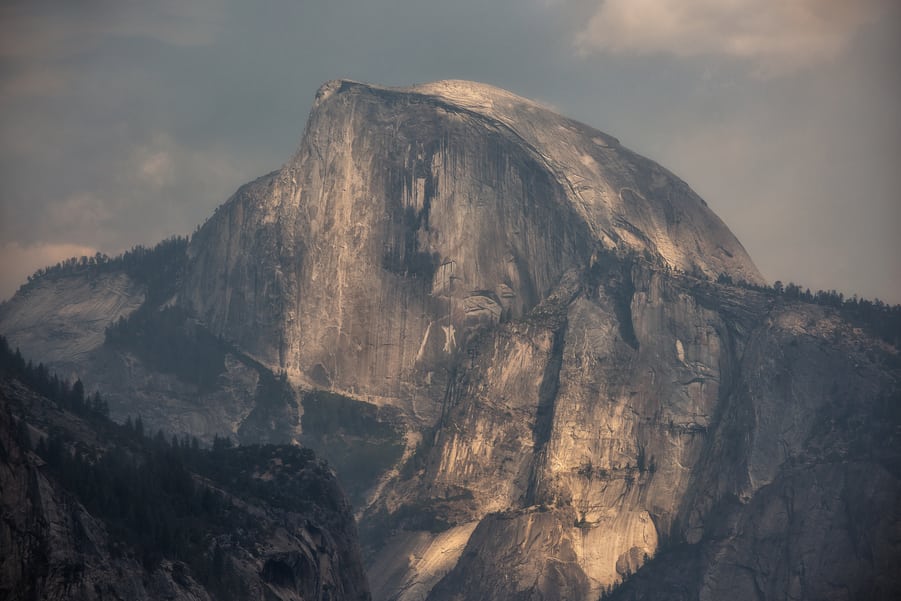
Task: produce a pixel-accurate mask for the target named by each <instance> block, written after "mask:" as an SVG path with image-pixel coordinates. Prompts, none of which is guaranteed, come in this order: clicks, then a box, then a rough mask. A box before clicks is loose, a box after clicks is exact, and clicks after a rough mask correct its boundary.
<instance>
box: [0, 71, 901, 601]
mask: <svg viewBox="0 0 901 601" xmlns="http://www.w3.org/2000/svg"><path fill="white" fill-rule="evenodd" d="M187 253H188V256H187V262H186V267H185V270H184V274H183V277H182V279H181V281H180V282H179V287H178V290H179V292H178V295H177V297H176V298H174V299H173V300H172V302H173V303H175V304H176V305H177V306H178V307H181V308H184V309H186V310H187V311H188V312H189V313H190V314H191V315H192V319H195V320H197V323H198V324H201V325H202V327H204V328H208V329H209V330H210V331H211V332H212V333H214V334H215V335H217V336H221V337H222V338H223V339H224V340H225V341H227V343H228V344H229V345H230V346H229V347H228V348H227V355H226V356H227V360H226V364H225V367H224V371H223V374H222V375H221V376H220V379H219V380H218V388H216V389H215V390H210V391H205V392H203V395H202V396H201V397H200V399H201V400H200V401H199V402H198V401H196V400H194V401H191V400H187V399H188V397H189V394H190V390H189V389H184V388H178V386H180V385H181V384H177V383H175V382H174V381H173V380H171V379H169V380H167V379H164V378H162V377H160V376H159V375H158V374H156V373H155V372H154V371H153V369H152V367H148V366H147V365H145V364H143V363H142V362H141V360H139V358H137V357H135V356H131V355H129V356H128V363H127V364H128V366H129V369H130V370H131V372H129V373H137V374H141V375H143V378H144V379H143V382H145V385H137V386H135V385H132V388H133V390H134V392H135V393H136V394H137V395H138V396H137V397H136V398H138V399H144V400H139V401H138V403H137V405H140V404H142V403H143V405H141V406H142V407H145V408H144V409H143V410H142V414H143V415H145V417H146V416H147V415H148V414H147V413H145V412H144V411H145V410H146V411H152V412H154V413H151V415H152V416H154V419H155V420H156V421H153V422H151V423H152V424H153V427H157V425H170V424H177V425H178V428H174V429H181V430H183V429H185V427H186V424H187V425H188V426H187V427H188V429H190V427H191V426H196V427H198V428H200V429H201V430H203V429H204V428H205V430H204V431H202V432H201V433H205V434H208V435H209V434H212V432H213V431H214V430H211V428H212V427H213V425H211V424H215V425H216V426H219V425H229V424H230V425H231V427H232V430H233V431H235V432H262V433H263V434H254V436H257V435H259V436H263V435H264V434H265V430H266V428H267V427H269V426H272V427H275V426H276V425H280V426H281V427H283V428H284V429H286V431H287V432H288V435H290V434H291V433H292V432H293V433H294V434H296V435H298V436H301V437H303V433H302V432H298V431H297V428H296V426H295V423H297V415H296V414H297V413H298V412H299V410H298V408H297V407H295V406H293V405H292V404H291V403H287V402H281V401H279V403H281V404H278V403H276V404H275V405H272V407H274V408H272V407H270V408H269V409H268V410H266V411H260V402H257V401H255V400H254V399H249V398H247V396H248V393H247V391H248V390H251V391H252V390H254V388H255V389H256V390H257V391H259V390H260V389H261V386H260V384H259V382H260V381H264V380H265V381H270V380H272V378H273V376H272V375H271V374H269V375H268V376H266V377H267V378H268V380H266V379H265V378H264V376H265V375H266V372H265V370H266V369H270V370H273V371H282V370H284V371H285V372H286V374H287V377H288V379H289V380H290V381H291V382H292V383H293V385H294V386H295V387H299V388H321V389H328V390H330V391H332V393H341V394H343V395H346V396H350V397H354V398H355V399H358V400H366V401H369V402H371V403H373V404H375V405H376V407H372V406H368V408H367V409H366V411H367V415H369V414H371V415H373V416H376V417H377V418H378V419H382V420H384V422H385V423H388V422H390V423H391V428H392V429H393V428H395V427H400V428H402V429H405V434H406V449H405V452H404V454H403V457H402V459H401V460H400V462H399V464H398V465H396V466H395V469H389V470H388V471H387V472H385V473H384V474H382V475H381V477H380V478H379V479H378V481H377V484H376V485H375V486H373V487H372V489H371V490H370V491H369V495H368V501H367V503H366V504H365V506H363V507H359V508H358V517H359V520H360V527H361V531H362V535H363V538H364V545H365V549H364V551H365V552H366V555H367V561H368V563H369V572H370V581H371V585H372V587H373V593H374V597H375V598H376V599H392V600H394V599H396V600H403V601H413V600H422V599H431V600H438V599H441V600H444V599H448V600H449V599H454V600H470V599H471V600H475V599H488V600H493V599H496V600H498V601H500V600H501V599H520V598H521V599H548V600H550V599H563V598H565V599H579V600H586V601H587V600H594V599H597V598H598V597H599V596H600V594H601V593H602V592H603V591H605V590H607V589H608V588H609V587H611V586H613V585H616V584H617V583H620V582H621V581H623V580H625V579H628V582H627V583H626V584H625V585H623V586H621V587H619V588H618V589H617V591H616V592H615V593H614V594H615V595H620V596H622V597H621V598H629V599H647V598H685V599H698V598H702V599H719V598H728V597H733V598H736V599H745V598H748V599H754V598H799V599H800V598H827V599H852V598H861V597H866V596H869V597H871V598H885V599H889V598H893V596H894V595H895V594H897V593H898V592H899V590H901V584H899V580H898V577H897V574H899V573H901V569H898V568H899V565H898V557H901V548H899V545H898V540H899V539H898V537H897V534H896V533H897V532H898V531H899V528H901V516H899V514H898V511H897V509H896V508H897V507H901V498H899V494H901V492H899V491H901V484H899V474H901V469H899V466H901V448H899V431H901V410H899V404H898V399H899V390H901V385H899V382H901V374H899V367H898V366H899V360H898V350H897V349H896V348H893V347H889V346H886V345H885V344H883V343H881V342H879V341H878V340H877V339H876V338H874V337H872V336H870V335H869V334H867V333H866V332H864V331H862V330H860V329H858V328H855V327H852V325H851V324H849V323H848V322H846V321H844V320H843V319H842V318H841V316H840V315H839V314H837V313H836V312H835V311H833V310H831V309H825V308H823V307H818V306H814V305H807V304H804V303H787V302H784V301H783V300H782V299H781V298H778V297H774V296H770V295H767V294H764V293H761V292H758V291H754V290H751V289H748V288H744V287H738V286H732V285H725V284H716V283H713V282H714V280H716V279H717V277H718V276H719V275H726V276H728V278H726V280H725V281H728V279H729V278H731V279H732V280H735V281H739V280H744V281H746V282H749V283H760V282H762V279H761V277H760V275H759V273H758V272H757V270H756V268H755V267H754V265H753V263H752V262H751V260H750V259H749V258H748V256H747V254H746V253H745V251H744V250H743V249H742V247H741V245H740V244H739V243H738V241H737V240H735V238H734V236H733V235H732V234H731V233H730V232H729V230H728V229H727V228H726V227H725V226H724V225H723V224H722V222H721V221H720V220H719V219H718V218H717V217H716V216H715V215H714V214H713V213H712V212H711V211H710V210H709V209H708V208H707V206H706V205H705V204H704V202H703V201H702V200H701V199H700V198H698V197H697V196H696V195H695V194H694V193H693V192H692V191H691V190H690V189H689V188H688V187H687V185H686V184H685V183H684V182H682V181H681V180H679V179H678V178H676V177H675V176H673V175H672V174H670V173H669V172H667V171H666V170H665V169H663V168H662V167H660V166H659V165H656V164H655V163H653V162H651V161H649V160H647V159H645V158H642V157H639V156H637V155H635V154H634V153H632V152H630V151H628V150H626V149H625V148H623V147H622V146H620V144H619V142H618V141H617V140H615V139H613V138H611V137H610V136H607V135H605V134H603V133H601V132H598V131H597V130H594V129H592V128H590V127H588V126H585V125H582V124H579V123H576V122H574V121H571V120H569V119H566V118H564V117H561V116H559V115H557V114H555V113H553V112H551V111H549V110H548V109H545V108H543V107H541V106H539V105H537V104H535V103H532V102H530V101H528V100H525V99H522V98H519V97H516V96H514V95H512V94H510V93H508V92H505V91H503V90H498V89H496V88H491V87H490V86H484V85H481V84H473V83H470V82H455V81H449V82H437V83H433V84H427V85H423V86H417V87H414V88H408V89H388V88H380V87H377V86H369V85H364V84H358V83H353V82H345V81H337V82H330V83H327V84H326V85H324V86H323V87H322V88H321V89H320V91H319V93H318V95H317V98H316V102H315V104H314V108H313V111H312V113H311V115H310V119H309V122H308V124H307V129H306V132H305V134H304V137H303V140H302V142H301V145H300V149H299V151H298V153H297V154H296V156H295V157H294V158H293V159H292V160H291V161H290V162H289V163H288V164H287V165H285V166H284V167H283V168H282V169H281V170H279V171H276V172H274V173H271V174H269V175H267V176H264V177H262V178H260V179H258V180H256V181H255V182H252V183H250V184H248V185H246V186H244V187H243V188H241V189H240V190H239V191H238V192H237V193H236V194H235V196H233V197H232V198H231V199H230V200H229V201H228V202H226V203H225V204H224V205H223V206H221V207H220V208H219V209H218V210H217V212H216V214H215V215H214V216H213V217H211V218H210V219H209V220H208V221H207V222H206V223H205V224H204V225H203V227H202V228H201V229H200V230H199V231H198V233H197V234H196V235H195V236H194V237H193V238H192V240H191V243H190V245H189V247H188V251H187ZM71 286H73V288H72V289H78V290H81V288H78V287H77V282H76V283H73V284H71ZM42 290H43V289H42ZM42 294H44V295H51V296H52V294H53V291H52V290H51V289H50V288H47V289H46V290H44V292H43V293H42ZM98 294H99V293H98ZM88 296H90V295H88ZM21 302H22V300H21V299H13V301H12V303H11V304H10V305H9V306H8V307H6V308H4V309H3V313H2V315H0V325H2V327H6V324H8V323H24V322H25V321H24V320H23V319H19V318H18V317H17V316H20V315H24V314H25V313H26V312H25V311H24V309H22V308H21V306H20V305H19V304H17V303H20V304H21ZM48 306H50V305H48ZM123 310H124V309H123ZM29 315H30V314H29ZM17 319H18V321H16V320H17ZM38 322H39V320H38V321H35V320H32V321H31V322H28V323H33V324H34V325H33V326H28V327H25V328H19V329H18V330H16V332H17V333H16V336H18V339H16V340H14V342H18V340H24V339H25V336H27V332H28V330H29V328H32V329H33V330H34V331H37V332H43V330H41V325H40V324H39V323H38ZM197 327H201V326H197ZM42 335H43V334H42ZM45 338H46V337H45ZM51 338H52V337H51ZM40 339H41V340H43V339H44V338H40ZM36 348H37V347H36ZM101 350H103V352H104V353H106V355H103V356H108V355H109V353H111V352H112V351H110V350H109V349H106V348H105V347H104V348H103V349H101ZM32 352H34V351H32ZM98 352H99V351H98ZM223 352H224V351H223ZM34 354H35V356H36V357H37V358H41V355H40V352H34ZM97 356H100V355H97ZM117 357H118V356H117ZM117 360H118V359H117ZM92 361H94V362H93V363H84V362H83V363H81V364H80V365H83V366H87V367H85V368H84V369H85V370H86V373H87V374H90V373H101V374H104V373H109V372H108V371H103V370H99V369H95V367H94V366H96V365H98V364H99V362H98V361H99V360H98V359H96V358H95V359H93V360H92ZM112 361H113V359H110V358H108V359H107V362H108V363H109V362H112ZM92 369H93V370H94V372H91V370H92ZM261 370H263V371H261ZM115 373H117V374H118V373H120V372H115ZM258 374H259V375H258ZM83 377H86V376H83ZM119 378H120V379H119V380H116V379H114V378H112V377H110V376H106V380H104V382H106V383H108V384H110V385H111V386H112V388H113V389H114V392H115V389H116V387H117V386H121V384H117V382H121V381H125V376H122V375H121V374H120V375H119ZM272 381H275V380H272ZM279 381H282V380H279ZM161 383H163V384H165V385H161ZM150 388H152V389H153V390H154V391H155V392H154V395H155V396H154V395H150V394H147V395H146V396H144V397H141V396H140V394H143V393H142V392H141V391H143V390H145V389H150ZM105 390H106V389H105ZM161 390H162V391H163V392H160V391H161ZM166 395H169V396H166ZM257 395H258V396H259V395H260V393H259V392H257ZM279 398H281V397H279ZM323 398H328V397H323ZM159 399H163V400H162V401H160V400H159ZM172 399H176V400H172ZM151 400H153V401H154V402H151ZM176 401H177V402H176ZM345 401H346V403H345V405H347V406H348V407H350V406H352V401H349V400H348V399H344V401H342V402H345ZM192 402H193V403H194V405H193V406H192V405H191V403H192ZM123 403H124V401H123ZM388 406H391V407H388ZM319 411H323V408H322V407H319ZM292 412H293V413H292ZM125 413H128V411H127V410H124V409H123V414H125ZM250 415H256V417H255V418H254V421H253V425H254V427H253V428H250V427H247V426H246V422H247V421H248V420H249V419H250V417H249V416H250ZM199 416H202V419H201V418H200V417H199ZM322 417H323V420H324V422H328V421H329V419H330V417H329V415H328V411H327V410H326V411H325V413H324V414H323V416H322ZM292 420H293V421H292ZM361 423H362V422H361ZM242 424H245V425H242ZM338 430H339V431H337V433H336V432H329V433H323V434H322V436H323V440H328V441H330V442H334V443H335V444H334V445H333V447H332V448H336V449H337V448H341V449H347V448H351V447H352V446H353V445H351V444H349V443H348V444H345V443H347V441H348V440H349V438H348V437H349V436H350V435H349V434H348V432H341V431H340V430H341V428H340V427H339V428H338ZM392 431H393V430H392ZM353 436H356V437H358V438H359V437H360V436H361V434H360V433H359V432H356V431H354V433H353ZM342 437H343V438H342ZM359 439H360V440H362V439H363V438H359ZM392 440H393V439H392ZM370 442H373V441H370ZM376 442H378V441H376ZM383 442H384V441H383ZM392 444H394V443H392ZM398 444H399V443H398ZM389 446H390V445H389ZM371 448H379V447H378V445H376V444H373V445H372V446H371ZM391 448H392V449H393V448H394V447H393V446H392V447H391ZM392 452H393V451H392ZM342 453H343V451H342ZM386 456H387V455H386ZM395 456H396V455H391V457H395ZM349 457H352V456H351V455H346V454H342V456H341V457H340V460H341V461H342V462H344V463H345V464H346V463H347V462H348V461H349V459H348V458H349ZM336 459H337V458H336ZM392 461H393V459H392ZM336 463H337V461H336ZM339 477H340V474H339ZM292 561H293V560H290V559H285V560H284V561H282V560H279V561H276V562H275V563H273V564H272V565H271V566H270V567H269V568H268V572H266V573H267V574H270V575H271V577H272V578H273V579H275V580H277V581H279V582H280V581H282V580H285V581H287V579H288V576H287V575H286V574H287V573H288V572H289V571H290V570H289V569H288V568H289V567H291V566H295V563H296V562H295V563H292ZM295 567H296V566H295ZM291 569H294V568H291ZM295 571H296V570H295ZM633 574H634V575H633ZM630 575H633V576H631V578H629V576H630ZM826 575H828V577H827V576H826ZM680 596H681V597H680Z"/></svg>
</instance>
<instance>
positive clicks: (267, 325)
mask: <svg viewBox="0 0 901 601" xmlns="http://www.w3.org/2000/svg"><path fill="white" fill-rule="evenodd" d="M599 247H600V248H621V249H627V250H630V251H633V252H637V253H647V254H648V256H653V257H654V258H655V260H661V261H662V262H663V264H665V265H668V266H670V267H672V268H674V269H679V270H684V271H690V272H697V273H702V274H707V275H710V276H712V277H716V276H717V275H719V274H720V273H730V274H733V275H734V276H735V277H740V278H744V279H747V280H749V281H754V282H758V281H760V276H759V274H758V273H757V270H756V269H755V267H754V266H753V264H752V263H751V261H750V259H748V257H747V255H746V253H745V252H744V250H743V249H742V247H741V245H740V244H739V243H738V241H737V240H735V238H734V237H733V236H732V234H731V233H730V232H729V231H728V230H727V229H726V228H725V226H724V225H723V224H722V223H721V222H720V221H719V219H717V218H716V216H715V215H714V214H713V213H712V212H711V211H710V210H709V209H708V208H707V207H706V206H705V205H704V203H703V201H702V200H701V199H700V198H698V197H697V196H696V195H694V194H693V193H692V192H691V190H689V188H688V187H687V186H686V185H685V184H684V183H683V182H681V181H679V180H678V179H677V178H675V177H674V176H673V175H671V174H669V173H668V172H667V171H665V170H664V169H662V168H661V167H659V166H658V165H655V164H654V163H652V162H650V161H648V160H646V159H643V158H641V157H638V156H636V155H634V154H633V153H631V152H629V151H628V150H625V149H623V148H622V147H621V146H620V145H619V144H618V142H617V141H616V140H614V139H613V138H610V137H609V136H606V135H604V134H602V133H600V132H598V131H596V130H594V129H591V128H589V127H587V126H584V125H581V124H578V123H576V122H573V121H570V120H568V119H565V118H562V117H560V116H559V115H556V114H554V113H553V112H551V111H549V110H547V109H544V108H542V107H540V106H538V105H536V104H534V103H531V102H529V101H527V100H524V99H521V98H518V97H516V96H513V95H512V94H509V93H507V92H504V91H502V90H498V89H496V88H491V87H489V86H484V85H479V84H472V83H469V82H443V83H438V84H432V85H427V86H422V87H417V88H411V89H385V88H378V87H374V86H368V85H363V84H357V83H352V82H330V83H328V84H326V85H325V86H323V87H322V88H321V89H320V91H319V93H318V95H317V98H316V102H315V105H314V108H313V112H312V115H311V116H310V120H309V123H308V125H307V131H306V134H305V135H304V138H303V141H302V143H301V146H300V150H299V151H298V153H297V155H296V156H295V157H294V158H293V159H292V160H291V161H290V162H289V163H288V164H287V165H286V166H285V167H284V168H282V169H281V170H280V171H278V172H276V173H273V174H270V175H269V176H266V177H264V178H262V179H260V180H257V181H256V182H254V183H252V184H249V185H248V186H245V187H244V188H242V189H241V190H240V191H239V192H238V193H237V194H236V195H235V196H234V197H233V198H232V199H231V200H230V201H229V202H227V203H226V204H225V205H224V206H223V207H221V208H220V209H219V211H218V212H217V214H216V215H215V216H214V217H213V218H211V219H210V220H209V221H208V222H207V223H206V224H205V225H204V227H203V228H202V229H201V230H200V232H199V233H198V234H197V236H195V238H194V240H193V241H192V244H191V247H190V249H189V253H190V261H189V267H188V271H187V274H186V277H185V288H184V297H183V301H184V302H185V303H187V304H188V305H189V306H191V307H192V308H193V309H194V310H195V311H196V312H197V314H198V315H199V316H200V317H201V319H203V320H204V322H205V323H206V324H208V325H209V327H211V328H212V330H213V331H214V332H215V333H217V334H221V335H223V336H226V337H227V338H229V339H231V340H235V341H237V342H238V343H239V344H240V345H241V347H242V348H245V349H247V350H249V351H250V352H251V353H252V354H253V355H254V356H256V357H258V358H260V359H261V360H262V361H264V362H265V363H268V364H272V365H278V366H279V367H281V368H283V369H286V370H287V371H288V373H289V375H292V376H295V377H297V378H300V379H302V380H304V381H307V382H309V383H310V384H312V385H316V386H325V387H331V388H334V389H337V390H341V391H345V392H348V393H351V394H360V395H365V396H372V397H382V398H384V399H386V400H390V402H396V403H400V404H401V405H402V406H404V407H405V408H407V409H408V410H410V411H411V412H413V413H415V414H418V415H421V416H422V417H423V418H424V419H425V420H427V421H431V420H433V419H434V418H435V417H437V414H436V406H437V405H436V403H435V400H436V399H440V398H441V396H442V395H443V391H444V389H445V386H446V377H445V374H446V372H447V369H448V368H449V367H451V366H452V365H454V364H455V363H456V359H457V355H458V352H459V350H460V349H462V348H465V346H466V344H467V341H468V340H469V338H470V337H471V336H472V335H473V334H474V333H475V332H477V331H479V330H480V329H482V328H484V327H490V326H493V325H495V324H497V323H498V322H499V321H501V320H502V319H517V318H520V317H522V316H523V315H525V314H526V313H527V312H528V311H529V310H530V309H532V308H533V307H534V306H535V305H536V304H538V303H539V302H540V301H541V300H542V299H543V298H544V297H545V296H546V295H547V294H548V293H549V292H550V291H551V289H552V288H553V287H554V286H555V285H556V283H557V280H558V279H559V278H560V275H561V274H562V273H563V272H565V271H566V270H567V269H570V268H574V267H578V266H582V265H585V264H587V263H588V262H589V260H590V258H591V256H592V252H593V251H595V250H596V249H597V248H599ZM423 397H424V400H420V399H423Z"/></svg>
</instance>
